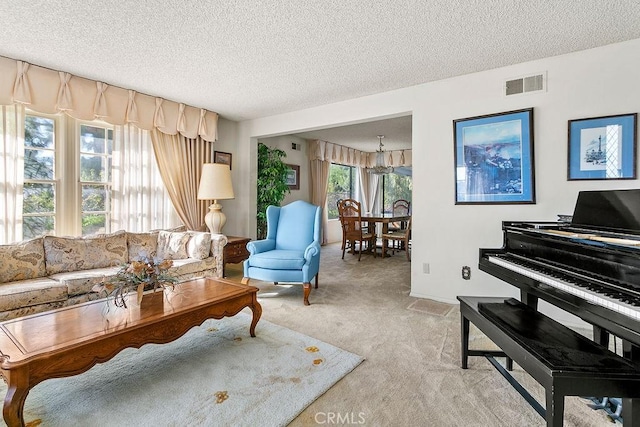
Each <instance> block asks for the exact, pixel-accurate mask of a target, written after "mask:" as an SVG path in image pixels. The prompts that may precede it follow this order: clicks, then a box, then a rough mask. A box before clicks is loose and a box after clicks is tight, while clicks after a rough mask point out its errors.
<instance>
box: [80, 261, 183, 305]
mask: <svg viewBox="0 0 640 427" xmlns="http://www.w3.org/2000/svg"><path fill="white" fill-rule="evenodd" d="M172 265H173V261H172V260H170V259H164V260H163V259H159V258H152V257H150V256H148V255H146V254H141V255H140V258H139V260H138V261H132V262H130V263H127V264H123V265H122V266H121V267H120V270H118V272H117V273H116V275H115V276H114V277H111V278H109V279H105V280H103V281H102V282H101V283H99V284H97V285H95V286H94V287H93V288H92V290H93V291H94V292H98V293H104V294H105V296H113V303H114V304H115V306H116V307H124V308H126V307H127V303H126V300H127V298H126V297H127V295H128V294H129V292H132V291H135V292H136V293H137V302H138V304H140V302H141V301H142V297H143V295H144V291H145V290H149V289H153V291H154V292H155V291H156V290H157V289H164V288H165V287H171V288H173V285H175V284H176V283H177V282H178V279H177V278H175V277H173V276H172V275H171V274H169V269H170V268H171V266H172Z"/></svg>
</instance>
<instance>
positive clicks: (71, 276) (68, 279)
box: [49, 267, 120, 296]
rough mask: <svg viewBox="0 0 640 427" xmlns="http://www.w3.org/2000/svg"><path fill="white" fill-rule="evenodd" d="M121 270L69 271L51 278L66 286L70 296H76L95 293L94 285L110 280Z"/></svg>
mask: <svg viewBox="0 0 640 427" xmlns="http://www.w3.org/2000/svg"><path fill="white" fill-rule="evenodd" d="M119 270H120V267H105V268H96V269H92V270H81V271H68V272H64V273H57V274H52V275H51V276H49V278H51V279H53V280H56V281H57V282H58V283H60V284H62V285H63V286H65V287H66V288H67V294H68V295H69V296H76V295H82V294H86V293H88V292H93V291H92V290H91V288H93V285H97V284H98V283H100V282H103V281H107V280H109V279H110V278H111V277H114V276H115V275H116V274H117V273H118V271H119Z"/></svg>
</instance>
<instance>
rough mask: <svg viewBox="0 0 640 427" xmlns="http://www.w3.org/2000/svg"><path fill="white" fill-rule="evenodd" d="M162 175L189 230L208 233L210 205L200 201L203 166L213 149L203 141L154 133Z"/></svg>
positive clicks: (152, 138)
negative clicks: (207, 217)
mask: <svg viewBox="0 0 640 427" xmlns="http://www.w3.org/2000/svg"><path fill="white" fill-rule="evenodd" d="M151 140H152V142H153V151H154V152H155V155H156V160H157V161H158V166H159V168H160V174H161V175H162V180H163V181H164V185H165V187H166V188H167V191H168V192H169V197H170V198H171V202H172V203H173V206H174V208H175V210H176V212H177V213H178V216H179V217H180V219H181V220H182V222H183V223H184V225H186V226H187V228H188V229H189V230H198V231H200V230H205V228H206V227H205V225H204V216H205V215H206V213H207V210H208V208H209V204H210V201H205V200H198V185H199V183H200V175H201V174H202V165H203V164H204V163H210V162H211V159H212V153H213V148H212V145H213V144H211V143H209V142H207V141H205V140H204V139H202V138H199V137H198V138H193V139H192V138H185V137H184V136H182V135H168V134H166V133H164V132H161V131H159V130H157V129H155V130H153V131H151Z"/></svg>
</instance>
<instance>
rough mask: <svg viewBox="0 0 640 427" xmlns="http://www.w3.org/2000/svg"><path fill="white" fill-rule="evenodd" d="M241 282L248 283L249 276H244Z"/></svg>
mask: <svg viewBox="0 0 640 427" xmlns="http://www.w3.org/2000/svg"><path fill="white" fill-rule="evenodd" d="M240 283H242V284H243V285H248V284H249V278H248V277H243V278H242V280H241V281H240Z"/></svg>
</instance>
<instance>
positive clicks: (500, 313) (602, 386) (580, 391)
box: [458, 296, 640, 427]
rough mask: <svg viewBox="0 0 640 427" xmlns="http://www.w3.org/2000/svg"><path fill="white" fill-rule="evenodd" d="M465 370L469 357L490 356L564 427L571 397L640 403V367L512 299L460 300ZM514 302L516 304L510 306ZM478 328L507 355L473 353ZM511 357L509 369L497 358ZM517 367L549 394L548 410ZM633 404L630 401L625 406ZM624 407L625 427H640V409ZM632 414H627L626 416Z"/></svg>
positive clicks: (552, 426)
mask: <svg viewBox="0 0 640 427" xmlns="http://www.w3.org/2000/svg"><path fill="white" fill-rule="evenodd" d="M458 300H459V301H460V315H461V328H462V329H461V332H462V335H461V344H462V347H461V356H462V369H467V360H468V357H469V356H484V357H486V358H487V359H488V360H489V362H491V363H492V364H493V365H494V367H496V369H497V370H498V371H499V372H500V373H501V374H502V375H503V376H504V377H505V378H506V379H507V380H508V381H509V383H510V384H511V385H512V386H514V388H515V389H516V390H517V391H518V392H519V393H520V394H521V395H522V396H523V397H524V398H525V399H526V400H527V402H529V404H531V406H532V407H533V408H534V409H535V410H536V411H537V412H538V413H539V414H540V415H541V416H542V417H543V418H545V419H546V421H547V426H549V427H562V420H563V412H564V397H565V396H615V397H623V398H640V365H638V364H637V363H635V362H633V361H631V360H628V359H625V358H623V357H621V356H618V355H617V354H615V353H613V352H611V351H609V350H608V349H607V348H605V347H603V346H601V345H600V344H598V343H596V342H594V341H592V340H590V339H588V338H586V337H584V336H582V335H580V334H578V333H577V332H575V331H573V330H571V329H569V328H567V327H566V326H564V325H561V324H560V323H558V322H556V321H555V320H553V319H551V318H549V317H547V316H545V315H544V314H542V313H540V312H538V311H536V310H534V309H532V308H530V307H528V306H526V305H525V304H522V303H520V302H519V301H517V300H514V299H512V298H490V297H469V296H459V297H458ZM507 300H510V302H511V304H510V303H507V302H505V301H507ZM470 322H471V323H473V324H474V325H475V326H476V327H477V328H478V329H479V330H480V331H482V332H483V333H484V334H485V335H486V336H487V337H488V338H489V339H491V340H492V341H493V342H494V343H495V344H496V345H497V346H498V347H499V348H500V349H501V350H502V351H488V350H475V349H469V323H470ZM501 356H502V357H507V364H506V365H507V369H505V368H504V367H503V366H502V365H500V364H499V363H498V362H497V361H496V360H495V357H501ZM512 361H515V362H516V363H517V364H518V365H519V366H520V367H522V369H523V370H524V371H526V372H527V373H529V375H531V376H532V377H533V378H534V379H535V380H536V381H537V382H538V383H540V385H542V386H543V387H544V389H545V398H546V409H545V408H543V407H542V406H541V405H540V403H538V402H537V401H536V400H535V399H534V398H533V396H531V395H530V394H529V393H528V392H527V390H526V389H524V387H522V385H520V384H519V383H518V382H517V381H516V379H515V378H513V377H512V376H511V374H510V373H509V372H508V370H511V368H512ZM627 401H629V403H631V402H630V399H625V402H627ZM628 406H629V407H628V408H626V407H625V404H624V403H623V420H624V425H625V427H627V426H640V418H639V417H638V416H637V415H638V414H635V412H636V411H637V409H635V410H633V412H634V413H631V410H632V407H635V408H637V407H638V406H639V405H637V404H635V405H631V404H629V405H628ZM627 409H628V410H629V412H627V411H626V410H627Z"/></svg>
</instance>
